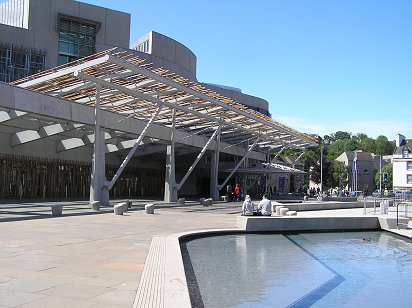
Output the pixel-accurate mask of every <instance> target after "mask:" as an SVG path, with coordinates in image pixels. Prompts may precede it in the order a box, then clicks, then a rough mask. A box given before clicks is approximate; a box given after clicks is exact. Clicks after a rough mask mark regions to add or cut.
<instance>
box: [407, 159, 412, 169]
mask: <svg viewBox="0 0 412 308" xmlns="http://www.w3.org/2000/svg"><path fill="white" fill-rule="evenodd" d="M406 170H412V161H408V162H407V163H406Z"/></svg>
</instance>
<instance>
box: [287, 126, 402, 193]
mask: <svg viewBox="0 0 412 308" xmlns="http://www.w3.org/2000/svg"><path fill="white" fill-rule="evenodd" d="M315 137H316V136H315ZM318 139H319V142H320V144H323V155H324V156H323V184H324V188H326V187H343V186H345V185H347V174H348V172H350V166H345V165H344V163H342V162H337V161H335V159H336V158H338V157H339V156H340V155H341V154H342V153H343V152H348V151H355V150H362V151H365V152H371V153H375V154H377V155H391V154H393V152H394V150H395V143H394V142H391V141H388V138H386V137H385V136H379V137H378V138H377V139H373V138H370V137H368V136H367V135H366V134H363V133H359V134H356V135H353V134H351V133H349V132H344V131H338V132H336V133H332V134H330V135H325V136H324V137H323V138H321V137H318ZM320 152H321V146H316V147H312V148H309V149H308V150H307V151H306V152H305V153H304V154H303V155H302V157H301V159H300V160H301V161H302V163H303V164H304V166H305V169H304V170H305V171H306V172H307V174H306V175H305V181H306V182H307V181H309V179H310V180H312V181H314V182H315V183H320ZM300 153H301V151H300V150H285V151H284V152H283V153H282V154H283V155H285V156H288V155H294V156H297V155H300ZM388 166H389V165H388ZM388 166H385V168H387V169H388V168H392V167H388ZM385 168H384V169H385ZM385 172H387V173H388V177H389V181H388V185H387V187H388V189H390V188H392V169H390V170H389V169H388V171H385ZM375 181H376V177H375ZM377 183H378V184H377V187H379V174H378V175H377Z"/></svg>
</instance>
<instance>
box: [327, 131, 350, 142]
mask: <svg viewBox="0 0 412 308" xmlns="http://www.w3.org/2000/svg"><path fill="white" fill-rule="evenodd" d="M330 138H331V140H332V141H337V140H348V139H351V138H352V134H351V133H348V132H342V131H337V132H336V133H334V134H331V135H330Z"/></svg>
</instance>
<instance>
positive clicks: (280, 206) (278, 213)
mask: <svg viewBox="0 0 412 308" xmlns="http://www.w3.org/2000/svg"><path fill="white" fill-rule="evenodd" d="M282 208H284V206H283V205H277V206H276V207H275V213H276V215H278V216H280V209H282Z"/></svg>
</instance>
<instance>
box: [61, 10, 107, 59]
mask: <svg viewBox="0 0 412 308" xmlns="http://www.w3.org/2000/svg"><path fill="white" fill-rule="evenodd" d="M99 29H100V23H97V22H94V21H88V20H83V19H80V18H76V17H71V16H67V15H63V14H59V15H58V17H57V31H58V32H59V47H58V49H59V56H58V61H57V64H58V65H62V64H66V63H69V62H72V61H74V60H77V59H80V58H82V57H86V56H89V55H92V54H94V53H95V52H96V34H97V32H98V30H99Z"/></svg>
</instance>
